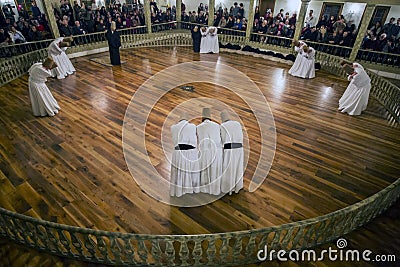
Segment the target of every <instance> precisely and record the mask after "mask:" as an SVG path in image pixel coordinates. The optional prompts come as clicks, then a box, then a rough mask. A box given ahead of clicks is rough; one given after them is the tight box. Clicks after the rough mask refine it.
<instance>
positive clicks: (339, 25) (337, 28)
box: [333, 18, 346, 33]
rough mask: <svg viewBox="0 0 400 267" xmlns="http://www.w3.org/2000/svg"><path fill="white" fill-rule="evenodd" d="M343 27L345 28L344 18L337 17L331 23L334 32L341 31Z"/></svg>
mask: <svg viewBox="0 0 400 267" xmlns="http://www.w3.org/2000/svg"><path fill="white" fill-rule="evenodd" d="M344 28H346V23H344V19H342V18H339V19H338V20H337V21H336V22H335V23H334V24H333V31H335V32H336V33H338V32H340V31H343V30H344Z"/></svg>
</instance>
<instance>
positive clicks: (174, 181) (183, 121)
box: [170, 113, 200, 197]
mask: <svg viewBox="0 0 400 267" xmlns="http://www.w3.org/2000/svg"><path fill="white" fill-rule="evenodd" d="M171 133H172V141H173V144H174V151H173V152H172V162H171V177H170V178H171V179H170V183H171V187H170V195H171V196H177V197H180V196H182V195H184V194H187V193H198V192H199V183H200V173H199V166H198V151H197V149H196V146H197V136H196V125H194V124H193V123H190V122H189V121H188V116H187V114H186V113H183V114H182V115H181V117H180V119H179V122H178V123H177V124H175V125H172V126H171Z"/></svg>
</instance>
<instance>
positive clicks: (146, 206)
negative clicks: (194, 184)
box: [0, 47, 400, 234]
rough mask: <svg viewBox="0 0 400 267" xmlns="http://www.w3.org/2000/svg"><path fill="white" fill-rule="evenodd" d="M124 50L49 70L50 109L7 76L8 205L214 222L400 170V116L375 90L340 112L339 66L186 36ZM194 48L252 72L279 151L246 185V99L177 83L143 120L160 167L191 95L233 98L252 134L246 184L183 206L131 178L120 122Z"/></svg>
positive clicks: (256, 135)
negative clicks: (308, 68) (57, 75)
mask: <svg viewBox="0 0 400 267" xmlns="http://www.w3.org/2000/svg"><path fill="white" fill-rule="evenodd" d="M103 55H104V56H107V53H105V54H103ZM121 55H122V58H123V59H124V60H126V61H127V62H126V63H125V64H123V65H122V66H121V67H113V68H110V67H104V66H102V65H99V64H97V63H95V62H92V61H90V60H89V59H90V58H91V57H94V56H87V57H82V58H79V59H77V60H76V62H75V63H74V65H75V68H76V69H77V72H76V74H75V75H72V76H69V77H67V78H66V79H64V80H55V79H50V80H49V82H48V86H49V88H50V89H51V90H52V92H53V95H54V97H55V98H56V99H57V101H58V103H59V104H60V106H61V111H60V113H59V114H57V115H56V116H55V117H51V118H50V117H45V118H36V117H34V116H33V115H32V113H31V108H30V101H29V94H28V89H27V88H28V83H27V81H28V76H27V75H25V76H23V77H21V78H19V79H17V80H15V81H13V82H11V83H9V84H7V85H5V86H3V87H2V88H1V90H0V205H1V206H2V207H5V208H7V209H9V210H12V211H17V212H19V213H23V214H27V215H30V216H33V217H38V218H43V219H46V220H50V221H54V222H58V223H65V224H69V225H76V226H81V227H89V228H93V229H101V230H108V231H121V232H133V233H151V234H184V233H187V234H198V233H213V232H224V231H235V230H244V229H254V228H260V227H267V226H272V225H280V224H284V223H288V222H293V221H298V220H303V219H307V218H312V217H315V216H319V215H323V214H327V213H329V212H332V211H335V210H338V209H341V208H344V207H346V206H348V205H351V204H354V203H356V202H358V201H360V200H362V199H365V198H367V197H369V196H371V195H373V194H374V193H376V192H378V191H379V190H381V189H383V188H384V187H386V186H387V185H389V184H390V183H391V182H393V181H395V180H396V179H397V178H399V177H400V175H399V174H400V134H399V133H400V131H399V126H398V125H394V126H393V125H391V124H390V123H389V122H388V121H387V120H386V119H385V117H384V116H385V111H384V110H383V109H382V108H381V107H380V106H379V104H378V103H377V102H376V101H374V100H373V99H372V98H370V103H369V106H368V109H367V110H366V111H365V112H364V113H363V114H362V115H361V116H358V117H352V116H348V115H346V114H342V113H340V112H338V111H337V104H338V99H339V98H340V96H341V95H342V94H343V92H344V90H345V88H346V86H347V83H348V82H347V81H345V80H344V79H342V78H340V77H336V76H333V75H331V74H328V73H326V72H324V71H318V72H317V77H316V78H315V79H312V80H304V79H299V78H295V77H292V76H290V75H288V74H287V71H288V66H287V65H285V64H282V63H277V62H271V61H268V60H265V59H261V58H256V57H251V56H238V55H236V54H234V53H232V54H231V53H221V54H220V55H201V56H199V55H196V54H193V53H192V51H191V50H190V49H189V48H169V47H163V48H140V49H131V50H123V51H122V53H121ZM98 56H99V55H96V57H98ZM198 60H208V61H213V62H216V61H217V60H218V62H220V63H223V64H226V65H228V66H232V67H234V68H237V69H238V70H240V71H242V72H243V73H245V74H246V75H248V76H249V78H250V79H252V80H253V81H254V82H255V83H256V84H257V86H258V87H259V88H260V90H261V92H262V93H263V94H264V96H265V97H266V99H267V100H268V103H269V105H270V107H271V111H272V113H273V115H274V120H275V126H276V132H277V144H276V154H275V157H274V161H273V164H272V168H271V170H270V172H269V175H268V177H267V178H266V180H265V181H264V183H263V184H262V186H261V187H260V188H259V189H258V190H257V191H255V192H254V193H250V192H248V190H247V187H248V185H249V180H250V178H251V174H252V173H253V172H254V169H255V167H256V165H257V159H258V153H259V149H260V148H259V147H260V146H259V142H260V132H259V128H258V127H257V125H256V122H255V119H254V116H253V114H252V112H251V110H250V109H249V107H248V106H247V104H246V103H244V102H243V100H241V99H240V98H239V97H238V96H236V95H235V94H234V93H232V92H231V91H229V90H227V89H226V88H223V87H221V86H218V85H213V84H208V83H196V82H194V83H192V84H191V85H193V86H195V88H196V90H195V92H192V93H188V92H185V91H182V90H180V89H179V88H175V89H173V90H172V91H170V92H169V93H167V94H166V95H164V96H163V97H162V98H161V99H160V101H159V102H158V103H157V105H156V106H155V107H154V108H153V110H152V112H151V114H150V116H149V120H148V122H147V124H146V134H147V135H146V148H147V149H148V153H149V155H150V157H151V161H152V163H153V164H154V165H155V167H156V169H157V170H158V171H159V173H160V174H162V175H164V176H168V174H169V164H168V162H167V161H166V159H165V156H164V154H162V150H161V142H160V137H161V125H162V123H163V120H165V118H166V117H167V115H168V113H169V112H171V110H172V109H173V108H174V106H175V105H177V104H179V103H182V102H184V101H187V100H189V99H192V98H196V97H213V98H215V99H217V100H220V101H222V102H224V103H227V104H228V105H229V106H231V107H232V109H233V110H234V111H235V112H237V114H238V115H239V117H240V118H241V119H242V120H243V122H244V126H245V128H246V129H247V133H248V136H249V140H248V141H249V144H250V150H249V151H248V153H249V155H250V157H249V164H248V169H247V170H246V175H245V187H246V190H243V191H241V192H240V193H239V194H237V195H232V196H224V197H223V198H222V199H220V200H218V201H216V202H214V203H211V204H208V205H206V206H202V207H197V208H177V207H172V206H169V205H167V204H163V203H160V202H158V201H156V200H154V199H153V198H151V197H150V196H148V195H147V194H145V193H144V192H143V191H142V190H141V189H140V188H139V187H138V185H137V184H136V182H135V181H134V179H133V178H132V176H131V174H130V172H129V170H128V167H127V165H126V163H125V159H124V155H123V150H122V124H123V120H124V115H125V111H126V109H127V106H128V104H129V102H130V100H131V97H132V95H133V94H134V93H135V92H136V90H137V89H138V88H139V86H140V85H141V84H142V83H144V82H145V81H146V80H147V79H148V78H150V77H151V76H152V75H154V74H156V73H157V72H159V71H161V70H164V69H166V68H168V67H170V66H173V65H175V64H176V63H182V62H191V61H198ZM178 75H179V74H178ZM254 101H257V99H254ZM197 108H198V107H197ZM138 112H141V111H140V110H138ZM195 122H196V123H199V120H195ZM141 123H144V122H141ZM139 172H140V170H139V169H138V173H139ZM138 175H139V174H138Z"/></svg>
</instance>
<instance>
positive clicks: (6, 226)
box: [0, 179, 400, 266]
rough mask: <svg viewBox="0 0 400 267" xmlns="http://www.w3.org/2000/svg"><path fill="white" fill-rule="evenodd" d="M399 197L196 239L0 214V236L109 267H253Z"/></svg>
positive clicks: (388, 194) (393, 191)
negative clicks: (267, 255)
mask: <svg viewBox="0 0 400 267" xmlns="http://www.w3.org/2000/svg"><path fill="white" fill-rule="evenodd" d="M399 196H400V179H398V180H397V181H396V182H394V183H393V184H391V185H390V186H388V187H387V188H385V189H383V190H382V191H380V192H378V193H376V194H375V195H373V196H371V197H369V198H367V199H365V200H363V201H361V202H358V203H356V204H354V205H351V206H349V207H346V208H344V209H341V210H338V211H335V212H332V213H330V214H327V215H323V216H319V217H316V218H312V219H308V220H303V221H299V222H293V223H289V224H284V225H279V226H274V227H267V228H261V229H255V230H246V231H238V232H228V233H218V234H199V235H145V234H130V233H118V232H107V231H100V230H93V229H87V228H80V227H74V226H68V225H63V224H58V223H53V222H48V221H44V220H40V219H36V218H32V217H29V216H25V215H22V214H18V213H14V212H11V211H8V210H6V209H3V208H0V236H2V237H5V238H8V239H10V240H13V241H15V242H16V243H19V244H23V245H25V246H27V247H31V248H34V249H37V250H40V251H45V252H48V253H52V254H55V255H59V256H63V257H68V258H73V259H76V260H82V261H89V262H93V263H102V264H110V265H121V264H124V265H130V266H144V265H146V266H148V265H152V266H162V265H164V266H188V265H196V266H199V265H214V266H216V265H218V266H232V265H239V264H248V263H256V262H258V261H259V259H258V258H257V253H258V251H260V250H263V249H264V247H265V246H267V247H268V250H269V251H271V250H275V251H279V250H284V251H286V252H289V251H290V250H297V251H301V250H304V249H308V248H312V247H315V246H318V245H320V244H324V243H327V242H330V241H332V240H334V239H336V238H338V237H341V236H343V235H345V234H347V233H349V232H351V231H352V230H354V229H356V228H358V227H360V226H362V225H364V224H365V223H367V222H369V221H370V220H372V219H373V218H375V217H376V216H377V215H379V214H380V213H382V212H383V211H385V210H386V209H387V208H388V207H389V206H390V205H391V204H392V203H393V202H394V201H396V200H397V198H399Z"/></svg>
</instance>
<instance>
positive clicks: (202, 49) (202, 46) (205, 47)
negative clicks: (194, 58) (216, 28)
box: [200, 36, 211, 54]
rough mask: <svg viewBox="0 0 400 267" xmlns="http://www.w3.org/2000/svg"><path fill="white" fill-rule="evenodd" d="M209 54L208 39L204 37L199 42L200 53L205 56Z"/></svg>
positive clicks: (209, 44)
mask: <svg viewBox="0 0 400 267" xmlns="http://www.w3.org/2000/svg"><path fill="white" fill-rule="evenodd" d="M210 52H211V43H210V39H209V38H208V37H207V36H205V37H201V41H200V53H201V54H207V53H210Z"/></svg>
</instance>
